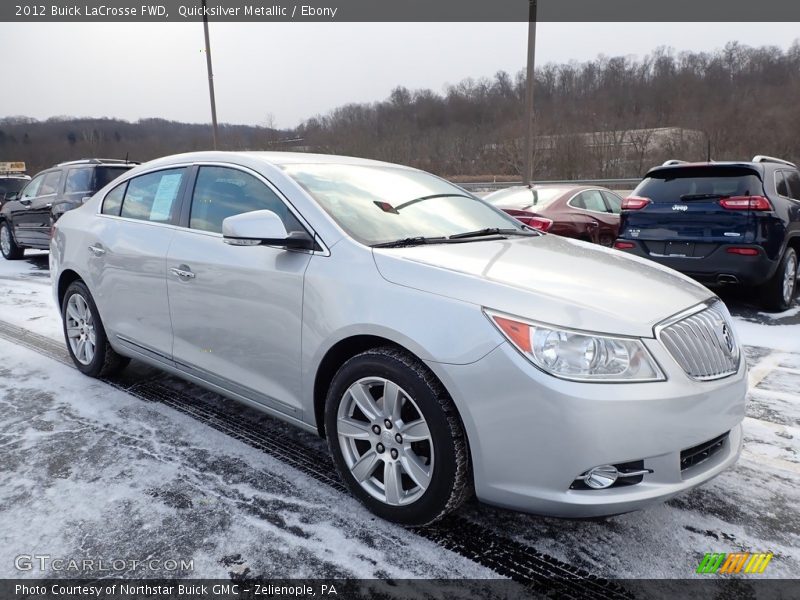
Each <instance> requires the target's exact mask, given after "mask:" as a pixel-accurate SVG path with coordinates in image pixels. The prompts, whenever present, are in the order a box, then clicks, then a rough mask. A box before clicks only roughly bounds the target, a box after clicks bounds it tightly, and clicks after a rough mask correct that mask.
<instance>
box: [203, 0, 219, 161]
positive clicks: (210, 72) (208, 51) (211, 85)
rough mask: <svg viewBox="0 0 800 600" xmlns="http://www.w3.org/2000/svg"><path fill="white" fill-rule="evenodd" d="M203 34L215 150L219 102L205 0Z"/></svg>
mask: <svg viewBox="0 0 800 600" xmlns="http://www.w3.org/2000/svg"><path fill="white" fill-rule="evenodd" d="M203 32H204V33H205V37H206V67H207V68H208V95H209V96H210V98H211V128H212V129H211V135H212V138H213V143H214V150H216V149H217V101H216V100H215V99H214V71H213V70H212V69H211V42H210V41H209V39H208V16H207V15H206V0H203Z"/></svg>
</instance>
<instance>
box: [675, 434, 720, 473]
mask: <svg viewBox="0 0 800 600" xmlns="http://www.w3.org/2000/svg"><path fill="white" fill-rule="evenodd" d="M728 433H730V432H725V433H723V434H722V435H720V436H717V437H715V438H714V439H713V440H708V441H707V442H703V443H702V444H698V445H697V446H693V447H692V448H687V449H686V450H682V451H681V471H685V470H686V469H688V468H689V467H694V466H696V465H699V464H700V463H702V462H705V461H707V460H708V459H709V458H711V457H712V456H714V455H715V454H716V453H717V452H719V451H720V450H722V447H723V446H724V445H725V440H727V439H728Z"/></svg>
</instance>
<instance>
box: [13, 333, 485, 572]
mask: <svg viewBox="0 0 800 600" xmlns="http://www.w3.org/2000/svg"><path fill="white" fill-rule="evenodd" d="M0 365H2V366H1V367H0V407H2V408H0V410H2V415H3V417H2V422H0V453H2V465H3V466H2V468H0V522H2V528H0V577H14V576H17V575H19V573H18V572H16V571H15V570H14V568H13V565H14V557H15V556H17V555H18V554H21V553H25V554H36V553H40V554H49V555H51V556H53V557H79V558H80V557H84V556H91V557H94V556H101V557H105V558H106V559H107V560H109V561H110V560H112V559H115V558H120V559H132V558H136V559H145V558H147V557H154V558H156V559H160V560H162V561H163V560H166V559H170V558H172V559H184V560H188V559H193V561H194V572H193V573H192V572H187V573H182V575H183V576H193V575H194V576H200V575H203V576H208V577H216V578H227V577H228V575H229V572H230V571H231V570H232V567H231V565H234V564H235V566H234V567H233V569H234V570H236V571H243V570H244V569H250V573H251V574H260V575H262V576H265V577H331V578H333V577H357V578H376V577H380V578H387V577H390V578H447V577H454V578H463V577H470V578H472V577H474V578H483V577H488V576H491V575H492V572H491V571H488V570H486V569H484V568H482V567H480V566H478V565H476V564H475V563H473V562H471V561H469V560H467V559H465V558H462V557H460V556H458V555H457V554H453V553H451V552H448V551H447V550H444V549H442V548H440V547H438V546H437V545H435V544H434V543H432V542H429V541H426V540H424V539H422V538H420V537H419V536H417V535H415V534H413V533H412V532H410V531H407V530H405V529H403V528H400V527H395V526H393V525H391V524H388V523H386V522H383V521H381V520H380V519H375V518H374V517H373V516H372V515H371V514H370V513H368V512H367V511H366V509H364V508H363V507H362V506H361V505H360V504H359V503H358V502H357V501H356V500H355V499H352V498H350V497H348V496H347V495H344V494H342V493H339V492H336V491H335V490H333V489H331V488H329V487H327V486H324V485H321V484H319V483H317V482H316V481H314V480H313V479H310V478H308V477H307V476H306V475H304V474H302V473H299V472H298V471H296V470H295V469H293V468H291V467H289V466H286V465H285V464H283V463H282V462H280V461H278V460H275V459H273V458H271V457H270V456H268V455H265V454H264V453H262V452H259V451H258V450H254V449H252V448H250V447H248V446H245V445H244V444H242V443H240V442H237V441H235V440H232V439H231V438H229V437H228V436H226V435H224V434H223V433H220V432H217V431H215V430H213V429H209V428H208V427H206V426H204V425H200V424H198V423H197V422H195V421H194V420H193V419H192V418H191V417H189V416H186V415H183V414H181V413H178V412H176V411H174V410H172V409H170V408H167V407H165V406H163V405H160V404H158V403H146V402H142V401H141V400H137V399H134V398H133V397H131V396H129V395H128V394H125V393H124V392H121V391H117V390H115V389H113V388H111V387H110V386H108V385H107V384H104V383H101V382H97V381H93V380H88V379H87V378H86V377H84V376H82V375H81V374H80V373H78V372H77V371H76V370H74V369H72V368H70V367H67V366H65V365H62V364H59V363H57V362H55V361H53V360H52V359H49V358H46V357H43V356H41V355H39V354H36V353H34V352H32V351H30V350H27V349H24V348H20V347H18V346H15V345H13V344H11V343H9V342H6V341H2V340H0ZM28 574H30V575H33V576H41V575H42V574H41V573H38V572H36V571H31V572H30V573H28ZM165 574H166V575H169V573H165ZM128 575H134V573H128ZM139 575H141V573H139Z"/></svg>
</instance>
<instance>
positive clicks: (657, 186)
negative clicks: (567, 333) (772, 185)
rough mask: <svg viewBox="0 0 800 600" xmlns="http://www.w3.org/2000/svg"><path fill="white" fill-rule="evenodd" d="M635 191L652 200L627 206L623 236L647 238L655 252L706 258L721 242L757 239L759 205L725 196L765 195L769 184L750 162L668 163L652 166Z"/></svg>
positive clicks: (645, 242) (646, 244)
mask: <svg viewBox="0 0 800 600" xmlns="http://www.w3.org/2000/svg"><path fill="white" fill-rule="evenodd" d="M632 196H633V197H637V198H642V199H646V200H647V202H646V203H645V204H644V206H643V208H640V209H637V210H630V209H626V210H624V211H623V212H622V220H621V226H620V237H621V238H624V239H630V240H638V241H640V242H642V244H643V246H644V247H645V249H646V251H647V252H648V253H650V254H651V255H653V256H673V257H691V258H702V257H704V256H707V255H709V254H710V253H711V252H713V251H714V250H715V249H717V248H718V247H719V245H720V244H729V243H740V244H748V243H753V242H754V241H755V237H756V220H755V217H754V216H753V211H751V210H747V209H745V210H739V209H731V208H726V207H725V201H730V200H731V199H739V198H751V197H755V196H764V184H763V182H762V181H761V178H760V175H759V172H758V171H756V170H755V169H751V168H748V167H746V166H724V165H708V166H706V165H704V166H691V167H679V168H665V169H657V170H655V171H652V172H650V173H649V174H648V176H647V177H646V178H645V179H644V180H643V181H642V182H641V183H640V184H639V185H638V186H637V188H636V189H635V190H634V191H633V194H632ZM729 205H730V204H729Z"/></svg>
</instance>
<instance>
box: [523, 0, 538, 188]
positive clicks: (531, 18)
mask: <svg viewBox="0 0 800 600" xmlns="http://www.w3.org/2000/svg"><path fill="white" fill-rule="evenodd" d="M536 3H537V0H528V71H527V80H526V90H525V160H524V161H523V165H524V166H523V169H524V171H525V172H524V173H523V174H522V184H523V185H530V184H531V181H533V77H534V72H535V71H534V63H535V58H536Z"/></svg>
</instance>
